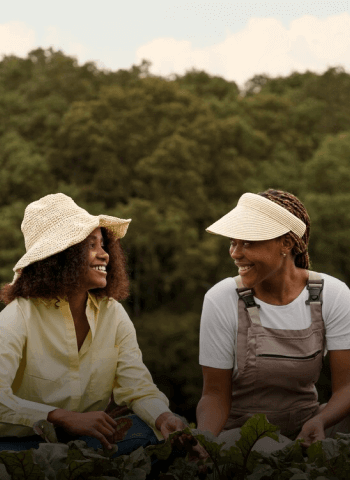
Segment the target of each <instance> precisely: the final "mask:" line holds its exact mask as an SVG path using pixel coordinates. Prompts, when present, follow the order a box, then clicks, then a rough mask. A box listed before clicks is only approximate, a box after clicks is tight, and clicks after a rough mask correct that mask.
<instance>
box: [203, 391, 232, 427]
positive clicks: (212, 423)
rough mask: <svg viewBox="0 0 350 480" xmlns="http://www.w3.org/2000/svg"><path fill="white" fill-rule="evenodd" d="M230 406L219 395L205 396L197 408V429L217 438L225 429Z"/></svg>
mask: <svg viewBox="0 0 350 480" xmlns="http://www.w3.org/2000/svg"><path fill="white" fill-rule="evenodd" d="M229 413H230V405H229V404H228V403H225V402H223V401H222V398H221V397H220V396H217V395H204V396H203V397H202V398H201V399H200V401H199V403H198V406H197V428H198V429H199V430H204V431H206V430H208V431H210V432H212V433H213V434H214V435H215V436H217V435H218V434H219V433H220V432H221V430H222V428H223V427H224V425H225V423H226V421H227V418H228V415H229Z"/></svg>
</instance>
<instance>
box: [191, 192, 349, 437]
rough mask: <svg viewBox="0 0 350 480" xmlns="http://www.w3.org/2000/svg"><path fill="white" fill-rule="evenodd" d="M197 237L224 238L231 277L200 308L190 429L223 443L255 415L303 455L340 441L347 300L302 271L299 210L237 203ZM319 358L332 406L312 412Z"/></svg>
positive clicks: (283, 202) (339, 286)
mask: <svg viewBox="0 0 350 480" xmlns="http://www.w3.org/2000/svg"><path fill="white" fill-rule="evenodd" d="M207 231H208V232H209V233H213V234H217V235H223V236H225V237H228V238H230V249H229V252H230V256H231V258H232V259H233V260H234V263H235V265H236V267H237V268H238V274H239V275H238V276H237V277H235V278H232V277H230V278H226V279H224V280H222V281H221V282H219V283H218V284H216V285H214V287H212V288H211V289H210V290H209V291H208V292H207V294H206V296H205V299H204V304H203V311H202V318H201V330H200V359H199V360H200V364H201V365H202V370H203V380H204V385H203V393H202V398H201V399H200V402H199V404H198V407H197V420H198V428H199V429H200V430H209V431H211V432H212V433H213V434H214V435H219V434H220V435H219V437H218V440H219V441H228V443H229V441H230V439H231V440H232V439H233V438H234V439H237V435H236V433H237V430H236V429H238V428H239V427H241V426H242V425H243V424H244V423H245V421H246V420H247V419H248V418H249V417H250V416H252V415H254V414H256V413H264V414H266V416H267V419H268V420H269V421H270V422H271V423H273V424H275V425H278V426H279V427H280V432H281V434H282V435H283V436H285V437H287V438H288V439H290V440H295V439H296V438H302V439H303V445H304V446H309V445H310V444H311V443H314V442H315V441H317V440H322V439H324V438H326V437H331V436H334V434H335V433H336V432H343V433H350V421H349V419H350V394H349V392H350V291H349V289H348V287H347V286H346V285H345V284H344V283H343V282H341V281H340V280H338V279H336V278H334V277H331V276H329V275H326V274H323V273H322V274H320V273H316V272H313V271H310V270H309V269H310V260H309V255H308V242H309V234H310V219H309V216H308V213H307V211H306V209H305V207H304V205H303V204H302V203H301V202H300V200H299V199H298V198H297V197H295V196H294V195H292V194H290V193H288V192H283V191H280V190H272V189H269V190H267V191H265V192H262V193H259V194H253V193H245V194H244V195H242V197H241V198H240V199H239V201H238V205H237V206H236V207H235V208H234V209H233V210H232V211H231V212H229V213H228V214H226V215H225V216H224V217H222V218H221V219H219V220H218V221H217V222H215V223H214V224H213V225H211V226H210V227H209V228H208V229H207ZM327 351H329V358H330V367H331V376H332V396H331V398H330V400H329V402H328V403H327V404H323V405H320V404H319V402H318V401H317V399H318V395H317V391H316V388H315V383H316V382H317V380H318V378H319V375H320V372H321V368H322V360H323V357H324V355H326V353H327ZM276 445H277V444H276Z"/></svg>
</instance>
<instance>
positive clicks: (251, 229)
mask: <svg viewBox="0 0 350 480" xmlns="http://www.w3.org/2000/svg"><path fill="white" fill-rule="evenodd" d="M305 229H306V225H305V223H304V222H302V221H301V220H300V219H299V218H297V217H296V216H295V215H293V214H292V213H290V212H288V210H286V209H285V208H283V207H281V206H280V205H277V204H276V203H274V202H271V201H270V200H268V199H267V198H264V197H262V196H260V195H256V194H255V193H245V194H244V195H242V196H241V198H240V199H239V201H238V204H237V207H235V208H234V209H233V210H231V211H230V212H229V213H227V214H226V215H224V216H223V217H222V218H220V219H219V220H218V221H217V222H215V223H213V224H212V225H210V227H208V228H207V229H206V231H207V232H209V233H214V234H216V235H223V236H224V237H229V238H235V239H238V240H251V241H257V240H270V239H272V238H277V237H279V236H281V235H284V234H285V233H288V232H290V231H292V232H294V233H295V234H296V235H297V236H298V237H300V238H301V237H302V236H303V235H304V232H305Z"/></svg>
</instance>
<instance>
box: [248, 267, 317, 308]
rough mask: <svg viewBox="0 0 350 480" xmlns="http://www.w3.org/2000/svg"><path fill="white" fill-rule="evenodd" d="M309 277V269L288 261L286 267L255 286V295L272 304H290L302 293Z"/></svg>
mask: <svg viewBox="0 0 350 480" xmlns="http://www.w3.org/2000/svg"><path fill="white" fill-rule="evenodd" d="M307 279H308V270H305V269H302V268H298V267H296V266H295V265H294V262H293V263H289V262H288V264H287V265H286V268H284V269H283V270H281V271H278V272H276V273H275V274H274V275H272V276H271V277H269V278H267V279H265V280H264V281H263V282H261V283H259V284H258V285H256V286H255V287H254V292H255V296H256V297H257V298H260V299H261V300H263V301H264V302H266V303H270V304H272V305H288V303H291V302H292V301H293V300H295V299H296V298H297V297H298V296H299V295H300V293H301V292H302V290H303V289H304V288H305V285H306V282H307Z"/></svg>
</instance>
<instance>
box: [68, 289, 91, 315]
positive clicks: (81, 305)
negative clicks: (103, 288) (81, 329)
mask: <svg viewBox="0 0 350 480" xmlns="http://www.w3.org/2000/svg"><path fill="white" fill-rule="evenodd" d="M87 298H88V294H87V292H79V293H75V294H74V295H72V296H70V295H68V302H69V308H70V311H71V312H72V315H73V317H75V316H79V314H82V313H83V314H85V308H86V301H87Z"/></svg>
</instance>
